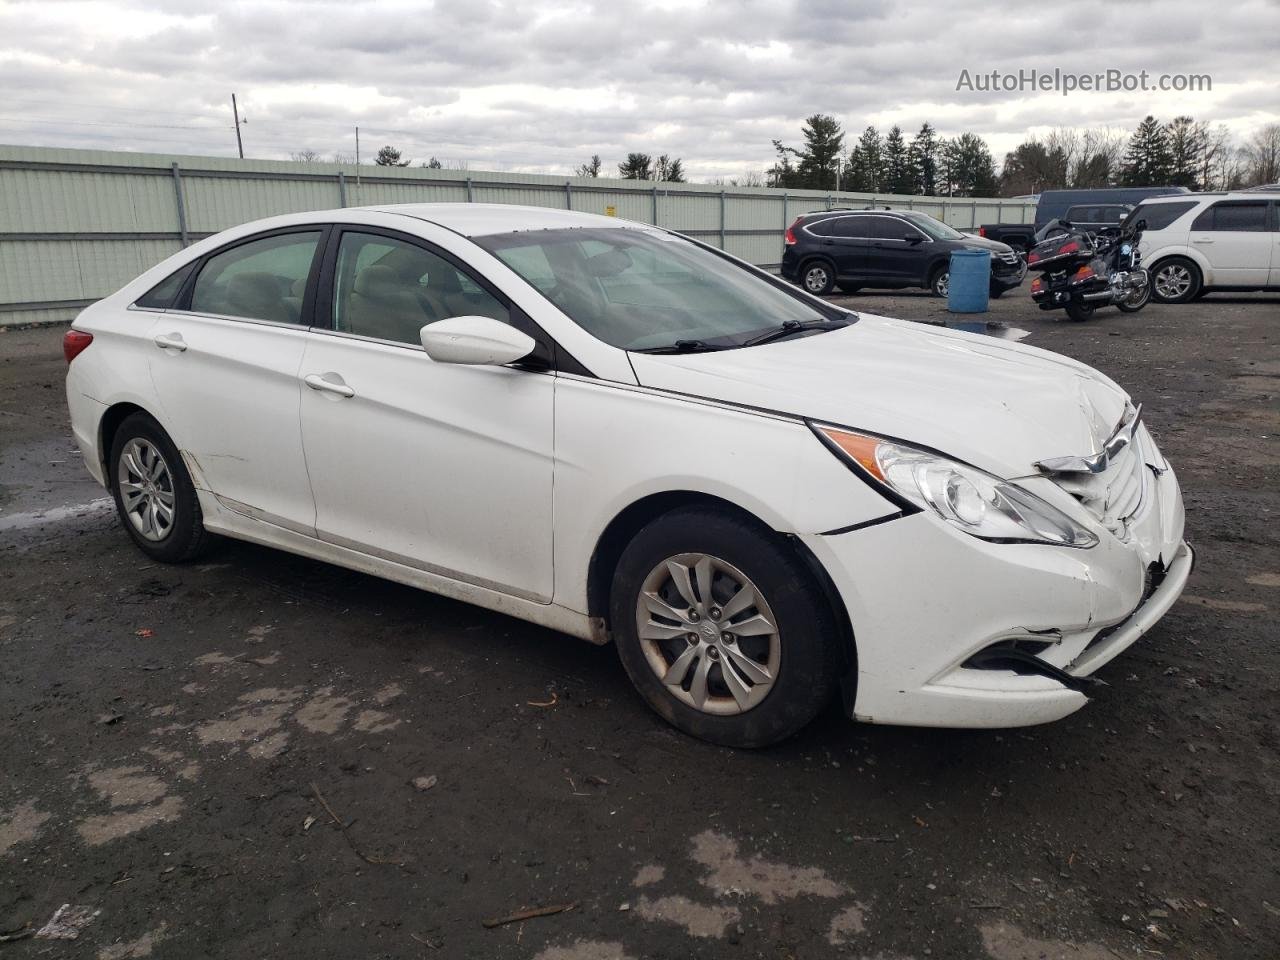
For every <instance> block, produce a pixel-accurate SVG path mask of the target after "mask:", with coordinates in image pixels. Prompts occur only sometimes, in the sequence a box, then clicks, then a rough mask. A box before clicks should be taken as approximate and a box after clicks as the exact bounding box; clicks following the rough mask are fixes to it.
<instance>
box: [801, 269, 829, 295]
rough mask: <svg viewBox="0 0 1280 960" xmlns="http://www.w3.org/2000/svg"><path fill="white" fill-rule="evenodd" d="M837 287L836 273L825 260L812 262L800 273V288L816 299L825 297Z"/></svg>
mask: <svg viewBox="0 0 1280 960" xmlns="http://www.w3.org/2000/svg"><path fill="white" fill-rule="evenodd" d="M835 285H836V272H835V270H834V269H832V267H831V264H829V263H827V262H826V261H825V260H810V261H809V262H808V263H806V264H805V265H804V269H803V270H801V271H800V286H802V287H804V289H805V291H806V292H807V293H812V294H813V295H814V296H815V297H825V296H826V295H827V294H828V293H830V292H831V291H832V289H834V287H835Z"/></svg>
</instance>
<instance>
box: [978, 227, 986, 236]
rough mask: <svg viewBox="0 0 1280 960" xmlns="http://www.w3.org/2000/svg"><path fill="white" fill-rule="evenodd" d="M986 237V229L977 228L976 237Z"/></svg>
mask: <svg viewBox="0 0 1280 960" xmlns="http://www.w3.org/2000/svg"><path fill="white" fill-rule="evenodd" d="M986 235H987V228H986V227H979V228H978V236H980V237H985V236H986Z"/></svg>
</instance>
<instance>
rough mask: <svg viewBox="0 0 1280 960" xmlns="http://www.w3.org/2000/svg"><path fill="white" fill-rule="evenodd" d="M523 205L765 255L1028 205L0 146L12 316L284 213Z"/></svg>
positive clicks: (34, 318) (54, 316)
mask: <svg viewBox="0 0 1280 960" xmlns="http://www.w3.org/2000/svg"><path fill="white" fill-rule="evenodd" d="M423 202H457V203H468V202H470V203H519V204H526V205H532V206H546V207H560V208H565V209H572V210H582V211H586V212H590V213H601V214H611V215H614V216H618V217H624V218H626V219H630V220H640V221H643V222H645V223H654V224H658V225H660V226H663V227H667V228H670V229H673V230H679V231H680V232H682V233H687V234H689V235H691V236H694V237H697V238H699V239H701V240H704V241H707V242H710V243H712V244H715V245H717V246H720V247H722V248H723V249H725V250H728V251H729V252H730V253H733V254H735V255H737V256H739V257H742V258H744V259H746V260H750V261H751V262H752V263H757V264H760V265H766V266H767V265H774V264H776V263H777V262H778V260H779V259H780V257H781V253H782V231H783V229H784V228H785V227H786V225H787V224H789V223H790V222H791V221H792V220H793V219H794V218H795V217H796V216H798V215H799V214H802V213H808V212H810V211H814V210H824V209H829V208H831V207H838V206H848V207H864V206H868V205H873V204H874V205H891V206H894V207H900V208H907V209H915V210H922V211H924V212H926V213H930V214H932V215H933V216H936V217H938V218H939V219H940V220H945V221H946V222H947V223H950V224H951V225H952V226H955V227H957V228H959V229H962V230H963V229H969V228H973V227H976V226H977V225H978V224H980V223H992V222H995V223H999V222H1005V223H1023V222H1027V221H1029V220H1031V219H1032V217H1033V214H1034V207H1033V206H1032V205H1030V204H1027V203H1025V202H1023V201H1014V200H997V199H973V200H971V199H961V198H954V199H953V198H945V197H899V196H892V195H883V194H882V195H872V194H865V193H844V192H840V193H836V192H831V193H824V192H822V191H817V190H793V191H789V192H788V191H785V190H773V189H767V188H748V187H731V186H727V187H721V186H716V185H705V184H686V183H681V184H665V183H658V184H655V183H649V182H646V181H635V180H604V179H591V178H586V177H568V178H565V177H555V176H545V175H539V174H516V173H488V172H479V171H467V170H430V169H424V168H387V167H370V166H361V167H355V166H352V165H342V164H328V163H292V162H289V161H280V160H237V159H226V158H221V157H189V156H162V155H158V154H144V153H116V152H107V151H96V150H60V149H48V148H43V147H12V146H0V326H4V325H15V324H28V323H41V322H55V321H62V320H69V319H71V318H72V317H74V316H75V314H76V313H77V312H78V311H79V310H80V309H82V308H83V307H85V306H87V305H88V304H90V303H92V302H93V301H94V300H96V299H98V298H99V297H103V296H106V295H107V294H109V293H111V292H113V291H114V290H116V289H118V288H119V287H120V286H121V285H123V284H124V283H126V282H127V281H129V280H130V279H132V278H133V277H135V276H137V275H138V274H139V273H141V272H142V271H143V270H145V269H147V268H148V267H150V266H152V265H154V264H155V263H158V262H159V261H160V260H162V259H164V258H165V257H167V256H169V255H170V254H172V253H175V252H177V251H178V250H180V249H181V248H182V247H183V246H185V245H186V244H188V243H191V242H192V241H194V240H199V239H201V238H203V237H206V236H208V235H209V234H212V233H216V232H218V231H219V230H225V229H226V228H227V227H231V226H234V225H236V224H239V223H244V222H246V221H249V220H256V219H258V218H260V217H268V216H272V215H275V214H280V213H293V212H298V211H303V210H326V209H332V208H335V207H347V206H368V205H377V204H388V203H423Z"/></svg>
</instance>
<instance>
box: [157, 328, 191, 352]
mask: <svg viewBox="0 0 1280 960" xmlns="http://www.w3.org/2000/svg"><path fill="white" fill-rule="evenodd" d="M155 345H156V346H157V347H160V348H161V349H162V350H177V351H178V352H179V353H181V352H182V351H183V350H185V349H187V341H185V340H183V339H182V334H180V333H162V334H160V335H158V336H157V337H155Z"/></svg>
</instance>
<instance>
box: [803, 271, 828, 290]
mask: <svg viewBox="0 0 1280 960" xmlns="http://www.w3.org/2000/svg"><path fill="white" fill-rule="evenodd" d="M804 285H805V289H806V290H808V291H809V292H810V293H821V292H822V291H823V290H825V289H827V268H826V267H810V268H809V269H808V270H807V271H806V272H805V275H804Z"/></svg>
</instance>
